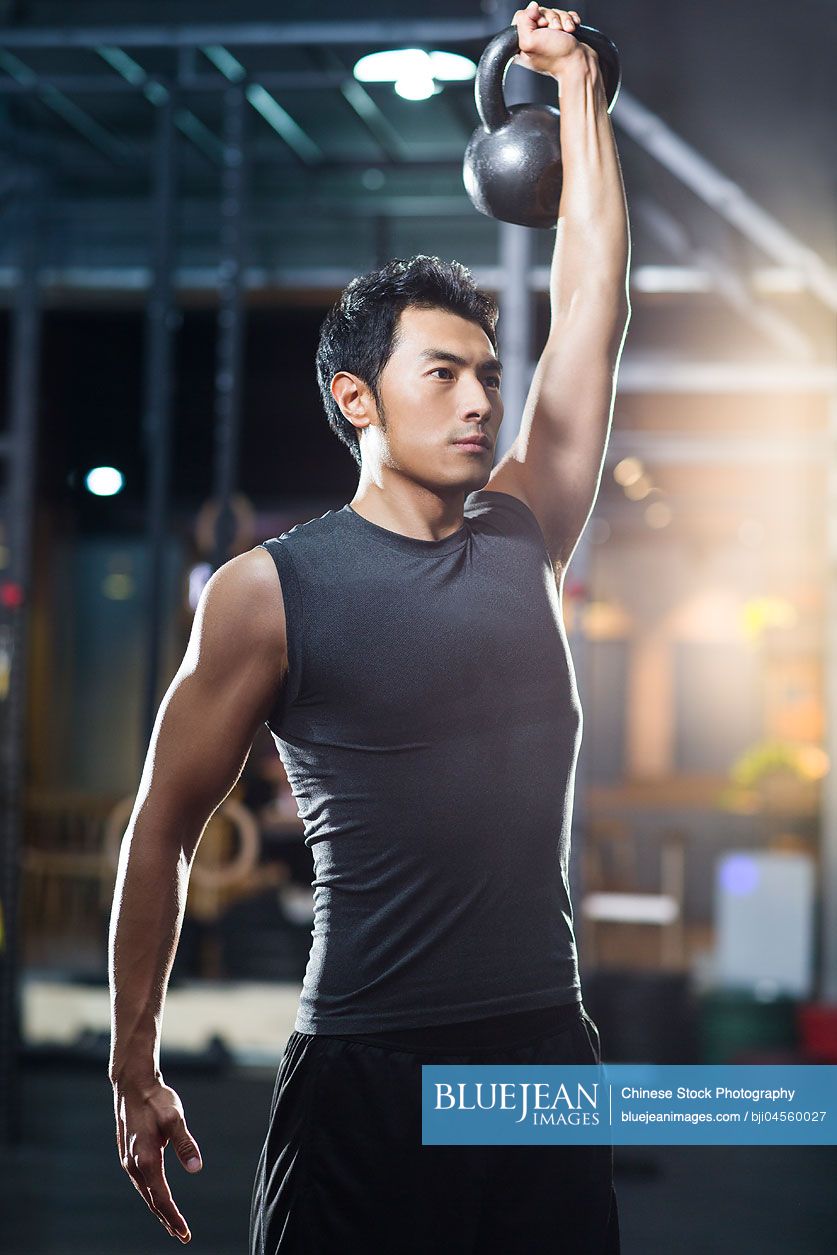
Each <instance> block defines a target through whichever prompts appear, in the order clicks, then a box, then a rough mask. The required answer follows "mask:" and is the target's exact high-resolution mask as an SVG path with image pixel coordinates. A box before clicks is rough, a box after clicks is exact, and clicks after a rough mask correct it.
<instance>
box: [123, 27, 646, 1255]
mask: <svg viewBox="0 0 837 1255" xmlns="http://www.w3.org/2000/svg"><path fill="white" fill-rule="evenodd" d="M514 21H515V23H516V25H517V27H518V32H519V42H520V48H521V53H520V55H519V57H518V58H517V59H518V61H519V62H520V63H521V64H523V65H526V66H527V67H529V68H531V69H533V70H536V71H538V72H540V73H545V74H551V75H553V76H554V77H555V78H556V79H557V80H558V82H559V84H560V93H561V128H562V147H563V158H564V166H565V173H564V188H563V194H562V200H561V206H560V211H559V222H558V235H557V241H556V249H555V259H554V262H553V267H552V278H551V301H552V323H551V327H550V332H549V336H548V340H547V344H546V346H545V348H544V350H543V353H542V356H541V359H540V362H539V364H538V368H537V371H536V373H535V377H534V381H533V384H532V388H531V392H530V395H529V399H528V402H527V405H526V409H525V411H524V414H523V418H522V423H521V428H520V433H519V435H518V437H517V438H516V440H515V442H514V444H513V446H512V448H511V450H510V451H509V453H508V454H507V455H506V456H505V457H504V458H503V459H502V460H501V461H500V462H499V464H498V465H497V466H496V467H495V468H494V469H493V470H492V469H491V463H492V453H493V450H494V446H495V442H496V439H497V432H498V429H499V426H500V423H501V421H502V415H503V409H502V402H501V399H500V379H501V366H500V363H499V362H498V361H497V358H496V339H495V334H494V326H495V323H496V318H497V309H496V305H495V303H494V301H493V299H492V298H491V297H489V296H487V295H486V294H485V293H481V292H479V291H478V290H477V289H476V288H475V287H474V286H473V283H472V281H471V279H470V276H469V275H468V272H467V271H465V270H464V269H463V268H462V267H461V266H459V265H458V264H457V263H451V264H449V265H445V264H444V263H441V262H439V260H438V258H430V257H423V256H419V257H415V258H412V259H410V260H409V261H407V262H403V261H395V262H391V263H390V264H389V265H388V266H385V267H384V268H383V269H382V270H381V271H378V272H376V273H374V274H371V275H364V276H361V277H360V278H358V279H356V280H354V281H353V282H352V283H351V284H350V285H349V287H348V288H347V289H346V290H345V292H344V293H343V294H342V296H341V298H340V300H339V301H338V302H337V304H336V305H335V306H334V308H333V309H332V310H331V311H330V313H329V315H328V317H327V318H326V320H325V322H324V324H323V328H322V332H321V337H320V345H319V349H318V354H317V371H318V378H319V381H320V387H321V391H322V393H323V398H324V402H325V406H326V414H327V418H328V421H329V423H330V424H331V426H332V428H333V429H334V431H335V432H336V434H337V435H338V436H339V438H340V439H341V440H343V441H344V443H346V445H347V446H348V447H349V449H350V451H351V452H352V454H353V456H354V457H355V458H356V460H357V462H358V465H359V467H360V477H359V482H358V489H357V492H356V493H355V496H354V497H353V499H352V501H351V502H350V503H348V504H347V505H345V506H343V507H342V509H340V510H337V511H328V512H327V513H326V514H325V515H324V516H323V517H322V518H320V519H314V520H311V521H310V522H308V523H305V524H303V525H300V526H297V527H294V528H293V529H291V531H290V532H289V533H286V534H284V535H283V536H282V537H278V538H275V539H273V540H271V541H267V542H265V544H264V545H261V546H257V547H256V548H255V549H254V550H252V551H250V552H249V553H246V554H242V555H240V556H239V557H237V558H234V559H233V560H232V561H230V562H228V563H226V564H225V565H224V566H223V567H221V568H220V570H218V571H217V572H216V573H215V574H214V575H213V577H212V579H211V580H210V581H209V583H208V584H207V586H206V589H205V590H204V593H203V596H202V598H201V602H200V605H199V607H198V611H197V614H196V618H195V624H194V629H193V633H192V637H191V640H190V643H189V647H188V649H187V651H186V655H185V657H184V660H183V663H182V665H181V667H180V669H179V671H178V674H177V675H176V676H175V679H174V681H173V682H172V685H171V687H170V689H169V692H168V693H167V695H166V697H165V699H164V701H163V703H162V704H161V707H160V712H159V714H158V718H157V723H156V725H155V729H154V733H153V737H152V744H151V747H150V749H149V754H148V758H147V761H146V765H145V770H144V773H143V777H142V780H141V783H140V788H139V792H138V797H137V802H136V805H135V809H134V814H133V816H132V820H131V823H130V825H129V830H128V833H127V834H126V838H127V839H126V840H125V842H124V843H123V849H122V855H121V860H120V868H119V874H118V880H117V890H116V896H115V910H114V920H113V922H112V934H111V947H112V997H113V1003H112V1005H113V1039H112V1051H111V1064H110V1076H111V1080H112V1083H113V1088H114V1101H115V1110H116V1117H117V1140H118V1144H119V1150H120V1155H121V1157H122V1163H123V1166H124V1167H125V1169H126V1171H127V1172H128V1174H129V1176H130V1177H131V1179H132V1181H133V1183H134V1185H135V1186H136V1188H137V1189H138V1190H139V1192H140V1193H141V1194H142V1196H143V1198H144V1199H145V1201H146V1203H147V1204H148V1206H149V1207H150V1208H151V1210H152V1211H154V1212H155V1214H156V1215H157V1216H158V1217H159V1218H160V1220H161V1221H162V1222H163V1224H164V1225H165V1227H166V1228H167V1229H168V1231H169V1232H170V1233H172V1234H175V1233H176V1234H178V1235H179V1236H181V1240H184V1241H188V1240H189V1237H190V1235H189V1233H188V1228H187V1226H186V1222H185V1220H184V1218H183V1217H182V1215H181V1214H180V1212H179V1210H178V1208H177V1207H176V1205H175V1203H174V1201H173V1199H172V1197H171V1193H170V1191H169V1188H168V1185H167V1183H166V1180H165V1176H164V1173H163V1164H162V1152H163V1148H164V1147H165V1145H166V1144H167V1143H168V1141H169V1140H171V1142H172V1144H173V1145H174V1148H175V1151H176V1153H177V1155H178V1157H179V1159H180V1160H181V1162H182V1163H183V1165H184V1166H185V1167H187V1168H190V1160H194V1161H196V1167H199V1166H200V1152H199V1149H198V1147H197V1144H196V1142H195V1140H194V1138H193V1137H192V1136H191V1134H190V1133H189V1131H188V1129H187V1127H186V1124H185V1120H184V1115H183V1108H182V1105H181V1103H180V1100H179V1098H178V1096H177V1094H176V1093H175V1092H174V1091H173V1090H172V1089H171V1088H170V1087H168V1086H166V1085H165V1084H164V1083H163V1079H162V1076H161V1073H160V1067H159V1035H160V1021H161V1015H162V1004H163V998H164V994H165V987H166V981H167V979H168V973H169V971H170V968H171V964H172V961H173V957H174V952H175V948H176V945H177V938H178V936H179V931H180V925H181V922H182V917H183V909H184V903H185V897H186V888H187V882H188V875H189V868H190V866H191V862H192V859H193V857H194V854H195V849H196V847H197V844H198V841H199V839H200V835H201V833H202V831H203V827H204V826H205V824H206V822H207V819H208V817H209V815H210V814H211V813H212V811H213V810H214V809H215V808H216V807H217V806H218V805H219V804H220V802H221V801H222V800H223V798H224V797H225V796H226V795H227V793H228V792H229V790H230V789H231V788H232V786H233V784H234V783H235V781H236V779H237V778H238V775H239V774H240V771H241V768H242V766H243V764H244V761H245V760H246V757H247V754H248V751H249V748H250V745H251V742H252V739H253V737H254V735H255V733H256V731H257V729H258V727H259V725H260V724H261V723H262V722H265V721H266V722H267V723H268V726H269V727H270V728H271V730H272V732H273V734H274V737H275V740H276V744H277V747H278V749H279V752H280V754H281V755H282V759H283V762H284V764H285V768H286V771H287V773H288V778H289V780H290V782H291V784H292V787H293V789H294V794H295V797H296V800H297V803H298V805H299V812H300V815H301V816H302V818H303V819H304V821H305V841H306V844H308V845H309V847H310V848H311V849H312V852H313V855H314V865H315V868H314V869H315V877H314V891H315V892H314V899H315V923H314V929H313V944H312V948H311V954H310V957H309V962H308V967H307V970H306V973H305V981H304V985H303V990H302V994H301V998H300V1004H299V1010H298V1013H297V1019H296V1023H295V1026H294V1031H293V1032H292V1034H291V1036H290V1038H289V1040H288V1043H287V1045H286V1048H285V1052H284V1055H283V1058H282V1062H281V1065H280V1068H279V1072H278V1074H277V1078H276V1086H275V1089H274V1094H273V1100H272V1103H271V1109H270V1116H269V1128H268V1133H267V1137H266V1139H265V1142H264V1146H263V1149H262V1154H261V1159H260V1162H259V1165H258V1170H257V1173H256V1180H255V1185H254V1189H253V1198H252V1207H251V1217H250V1250H251V1255H276V1253H277V1252H289V1253H290V1252H294V1253H296V1255H303V1253H305V1255H309V1253H310V1255H332V1253H334V1255H337V1253H338V1252H340V1253H342V1252H346V1251H348V1252H355V1251H357V1252H364V1253H365V1255H378V1253H380V1255H383V1253H384V1252H387V1253H388V1252H398V1253H399V1255H405V1253H407V1252H416V1253H418V1252H420V1251H421V1252H424V1251H430V1250H436V1251H439V1252H451V1255H454V1253H455V1255H464V1253H465V1252H474V1253H475V1255H476V1253H477V1252H479V1253H480V1255H483V1253H485V1252H498V1253H499V1252H502V1253H503V1255H515V1253H518V1252H519V1253H520V1255H524V1252H525V1255H535V1253H536V1252H540V1251H547V1250H549V1251H552V1250H555V1251H561V1252H565V1253H568V1252H572V1253H573V1255H598V1253H600V1252H608V1253H609V1255H612V1253H613V1252H615V1251H618V1249H619V1234H618V1219H617V1213H616V1201H615V1195H614V1193H613V1188H612V1147H609V1146H592V1147H577V1146H543V1147H535V1148H529V1147H521V1146H509V1147H503V1146H498V1147H491V1146H485V1147H483V1146H477V1147H445V1146H439V1147H435V1146H426V1147H423V1146H421V1126H420V1104H419V1099H420V1086H421V1064H422V1063H423V1062H441V1061H444V1060H450V1059H455V1060H456V1061H458V1062H460V1063H461V1062H466V1063H473V1062H504V1063H517V1064H524V1065H536V1064H543V1063H550V1064H551V1063H562V1062H564V1063H593V1062H598V1061H600V1059H601V1053H600V1046H599V1041H598V1032H597V1029H596V1026H595V1025H594V1023H593V1021H592V1020H591V1019H590V1017H589V1016H588V1015H587V1013H586V1011H585V1010H584V1008H583V1005H582V1003H581V988H580V981H579V976H578V967H577V957H576V948H575V940H574V936H573V918H572V907H571V904H570V901H569V892H568V881H567V868H568V860H569V839H570V818H571V810H572V793H573V778H574V770H575V763H576V758H577V752H578V746H579V742H580V735H581V708H580V704H579V701H578V694H577V691H576V687H575V677H574V673H573V668H572V662H571V659H570V656H569V652H568V649H567V644H566V637H565V634H564V630H563V624H562V618H561V607H560V591H561V588H562V585H563V577H564V573H565V571H566V568H567V564H568V563H569V560H570V557H571V555H572V553H573V550H574V548H575V545H576V543H577V541H578V538H579V536H580V534H581V532H582V530H583V528H584V525H585V522H586V520H587V518H588V517H589V514H590V511H591V509H592V505H593V502H594V499H595V496H596V492H597V489H598V481H599V476H600V474H601V467H602V462H603V458H604V451H605V446H606V442H607V437H608V431H609V425H610V418H611V412H612V398H613V389H614V378H615V371H616V366H617V362H618V358H619V354H620V351H621V346H622V343H623V340H624V335H625V331H626V328H627V324H628V320H629V304H628V298H627V286H626V273H627V267H628V255H629V240H628V226H627V215H626V209H625V200H624V191H623V188H622V182H621V174H620V170H619V163H618V158H617V154H616V149H615V145H614V141H613V134H612V130H611V127H610V121H609V118H608V115H607V109H606V101H605V97H604V92H603V90H602V86H601V79H600V76H599V70H598V63H597V59H596V56H595V54H594V53H592V52H591V51H590V50H589V49H587V48H586V47H585V46H584V45H582V44H579V43H578V42H577V41H576V40H575V39H574V38H573V37H572V31H573V30H574V29H575V26H576V25H577V23H578V21H579V18H578V15H577V14H576V13H575V12H573V11H565V10H561V9H545V8H539V7H538V6H537V5H535V4H531V5H530V6H529V7H528V8H527V9H524V10H519V11H518V12H517V13H516V14H515V18H514ZM277 575H278V579H277Z"/></svg>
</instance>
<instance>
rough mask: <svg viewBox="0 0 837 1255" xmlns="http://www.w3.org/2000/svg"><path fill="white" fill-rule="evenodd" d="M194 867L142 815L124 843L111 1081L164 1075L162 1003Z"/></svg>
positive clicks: (117, 900) (115, 921)
mask: <svg viewBox="0 0 837 1255" xmlns="http://www.w3.org/2000/svg"><path fill="white" fill-rule="evenodd" d="M192 848H194V843H193V844H192ZM190 866H191V864H190V863H188V862H187V860H186V857H185V855H184V852H183V849H182V846H181V845H180V844H179V843H175V842H169V841H165V840H160V839H158V838H157V837H155V836H153V835H150V834H149V832H148V829H147V827H146V828H143V821H142V816H140V819H139V820H138V822H137V825H136V826H135V827H134V829H133V830H132V831H131V832H130V833H129V834H126V836H125V837H124V839H123V842H122V849H121V852H120V857H119V868H118V871H117V876H116V885H115V890H114V899H113V909H112V913H111V921H110V934H109V943H108V949H109V975H110V994H111V1050H110V1063H109V1068H108V1073H109V1076H110V1079H111V1081H116V1080H126V1079H127V1080H130V1081H132V1082H137V1083H140V1084H144V1083H146V1082H148V1081H153V1080H154V1079H155V1078H159V1076H160V1033H161V1028H162V1019H163V1006H164V1002H165V996H166V987H167V985H168V979H169V975H170V973H171V969H172V965H173V963H174V957H175V953H176V951H177V943H178V940H179V938H180V930H181V927H182V924H183V915H184V911H185V908H186V893H187V890H188V884H189V871H190Z"/></svg>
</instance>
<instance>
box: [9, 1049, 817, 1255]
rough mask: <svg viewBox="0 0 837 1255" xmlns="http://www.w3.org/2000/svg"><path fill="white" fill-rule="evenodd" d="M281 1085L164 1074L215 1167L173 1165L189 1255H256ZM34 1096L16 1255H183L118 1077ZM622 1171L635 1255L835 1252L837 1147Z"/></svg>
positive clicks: (12, 1203) (78, 1073) (682, 1157)
mask: <svg viewBox="0 0 837 1255" xmlns="http://www.w3.org/2000/svg"><path fill="white" fill-rule="evenodd" d="M164 1064H165V1060H164ZM274 1075H275V1073H274V1070H273V1069H272V1068H264V1067H262V1068H250V1069H242V1068H240V1067H232V1068H221V1069H217V1070H214V1071H213V1070H212V1068H211V1067H210V1066H209V1065H207V1066H206V1067H204V1069H203V1070H201V1069H198V1068H195V1067H187V1066H182V1067H177V1066H173V1065H168V1066H165V1077H166V1081H167V1083H168V1084H169V1085H172V1086H173V1087H174V1088H175V1089H176V1090H177V1092H178V1093H179V1094H180V1097H181V1099H182V1100H183V1104H184V1109H185V1111H186V1118H187V1121H188V1123H189V1126H190V1128H191V1130H192V1132H193V1133H194V1135H195V1137H196V1138H197V1140H198V1143H199V1145H200V1147H201V1150H202V1153H203V1157H204V1169H203V1172H201V1173H200V1174H198V1176H197V1177H190V1176H189V1175H188V1174H187V1173H186V1172H185V1171H184V1170H183V1169H182V1168H181V1167H180V1165H179V1164H178V1163H177V1161H176V1160H175V1159H174V1157H173V1156H172V1155H171V1152H170V1151H167V1152H166V1160H167V1169H166V1171H167V1176H168V1179H169V1184H170V1186H171V1187H172V1191H173V1194H174V1197H175V1200H176V1202H177V1204H178V1206H179V1207H180V1209H181V1211H182V1212H183V1214H184V1215H185V1217H186V1219H187V1220H188V1222H189V1224H190V1226H191V1229H192V1235H193V1236H192V1242H191V1243H190V1245H189V1249H190V1250H193V1251H195V1252H201V1253H202V1255H246V1251H247V1225H248V1216H249V1205H250V1191H251V1187H252V1181H253V1174H254V1172H255V1167H256V1162H257V1160H258V1156H259V1151H260V1150H261V1144H262V1139H263V1137H264V1132H265V1128H266V1121H267V1112H268V1107H269V1103H270V1097H271V1092H272V1086H273V1079H274ZM22 1097H23V1130H24V1139H23V1142H22V1144H21V1145H20V1146H18V1147H17V1148H14V1149H8V1148H7V1149H0V1250H1V1251H3V1252H4V1255H34V1253H35V1252H38V1253H41V1252H48V1253H49V1255H71V1253H72V1255H154V1253H155V1252H157V1251H160V1252H163V1251H169V1252H171V1251H173V1250H174V1249H178V1250H180V1249H184V1248H182V1246H181V1244H180V1243H179V1242H177V1241H176V1240H175V1239H172V1238H170V1237H169V1236H168V1235H167V1233H166V1232H165V1230H164V1229H163V1228H162V1226H161V1224H160V1222H159V1221H158V1220H157V1219H156V1218H155V1217H154V1216H152V1215H151V1213H150V1212H149V1211H148V1210H147V1208H146V1207H145V1205H144V1204H143V1202H142V1200H141V1199H140V1197H139V1195H138V1194H137V1192H136V1191H135V1189H134V1187H133V1186H132V1185H131V1183H130V1182H129V1181H128V1179H127V1177H126V1176H125V1174H124V1172H123V1170H122V1168H121V1166H120V1163H119V1159H118V1155H117V1151H116V1138H115V1130H114V1122H113V1108H112V1098H111V1089H110V1084H109V1081H108V1079H107V1075H106V1064H103V1063H95V1064H94V1063H85V1064H70V1063H68V1062H67V1061H63V1062H62V1061H60V1060H57V1059H53V1060H51V1061H50V1060H49V1059H46V1058H40V1059H33V1058H27V1059H26V1060H25V1062H24V1067H23V1073H22ZM615 1164H616V1189H617V1195H618V1199H619V1209H620V1216H621V1227H622V1250H623V1252H624V1255H671V1253H673V1252H677V1255H834V1251H835V1250H837V1190H835V1188H834V1186H835V1181H837V1148H835V1147H778V1146H777V1147H759V1148H757V1149H752V1148H749V1147H725V1148H723V1149H719V1148H717V1147H710V1148H700V1147H664V1146H661V1147H650V1148H646V1149H641V1150H640V1149H639V1148H633V1147H617V1148H616V1151H615ZM352 1255H354V1253H352ZM393 1255H397V1251H395V1250H394V1251H393ZM434 1255H447V1253H444V1252H436V1253H434ZM450 1255H460V1253H459V1252H450ZM533 1255H536V1253H534V1252H533ZM555 1255H560V1248H557V1247H556V1251H555Z"/></svg>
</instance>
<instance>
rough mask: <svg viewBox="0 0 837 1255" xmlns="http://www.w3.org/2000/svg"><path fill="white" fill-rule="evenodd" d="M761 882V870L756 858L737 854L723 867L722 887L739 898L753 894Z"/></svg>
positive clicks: (724, 863) (726, 860) (727, 860)
mask: <svg viewBox="0 0 837 1255" xmlns="http://www.w3.org/2000/svg"><path fill="white" fill-rule="evenodd" d="M758 882H759V869H758V866H757V864H756V860H755V859H754V858H750V856H749V855H747V854H735V855H733V856H732V857H731V858H727V859H725V860H724V862H723V864H722V865H721V885H722V886H723V888H724V889H726V891H727V893H731V894H733V895H734V896H735V897H737V898H743V897H746V896H747V894H750V893H752V892H753V890H754V889H755V888H756V885H757V884H758Z"/></svg>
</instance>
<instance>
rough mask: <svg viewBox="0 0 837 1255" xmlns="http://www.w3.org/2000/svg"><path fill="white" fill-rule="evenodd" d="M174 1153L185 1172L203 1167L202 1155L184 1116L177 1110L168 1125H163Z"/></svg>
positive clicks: (196, 1170) (195, 1170)
mask: <svg viewBox="0 0 837 1255" xmlns="http://www.w3.org/2000/svg"><path fill="white" fill-rule="evenodd" d="M165 1132H167V1133H168V1135H169V1141H170V1143H171V1145H172V1146H173V1147H174V1153H175V1154H176V1155H177V1158H178V1159H179V1160H180V1162H181V1163H182V1164H183V1167H184V1168H185V1169H186V1171H187V1172H200V1170H201V1168H202V1167H203V1156H202V1155H201V1152H200V1147H199V1146H198V1144H197V1142H196V1141H195V1139H194V1138H193V1137H192V1134H191V1133H190V1132H189V1129H188V1128H187V1126H186V1120H185V1118H184V1117H183V1116H182V1115H180V1113H179V1112H177V1113H175V1115H174V1116H173V1117H172V1120H171V1124H170V1126H168V1125H167V1126H165Z"/></svg>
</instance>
